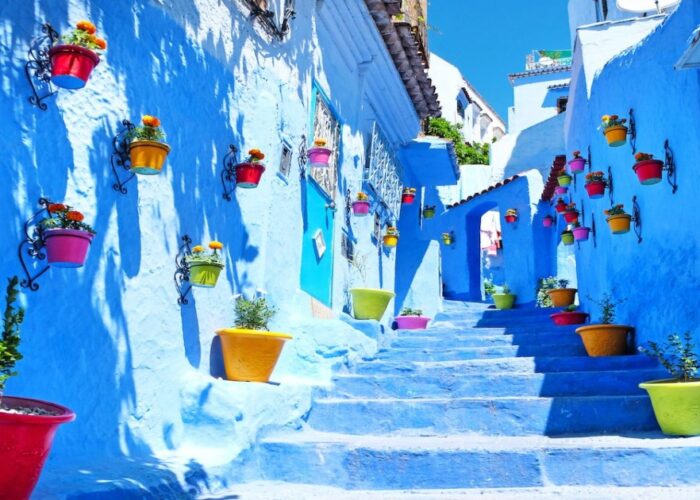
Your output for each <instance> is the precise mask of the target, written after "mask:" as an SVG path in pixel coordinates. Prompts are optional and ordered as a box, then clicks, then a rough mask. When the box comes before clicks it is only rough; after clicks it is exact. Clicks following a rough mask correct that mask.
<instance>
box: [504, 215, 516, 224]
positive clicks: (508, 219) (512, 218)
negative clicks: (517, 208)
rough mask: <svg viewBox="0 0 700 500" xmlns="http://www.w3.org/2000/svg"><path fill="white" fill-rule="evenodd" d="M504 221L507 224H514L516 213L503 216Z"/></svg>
mask: <svg viewBox="0 0 700 500" xmlns="http://www.w3.org/2000/svg"><path fill="white" fill-rule="evenodd" d="M505 219H506V222H507V223H508V224H515V222H516V221H517V220H518V216H517V215H506V216H505Z"/></svg>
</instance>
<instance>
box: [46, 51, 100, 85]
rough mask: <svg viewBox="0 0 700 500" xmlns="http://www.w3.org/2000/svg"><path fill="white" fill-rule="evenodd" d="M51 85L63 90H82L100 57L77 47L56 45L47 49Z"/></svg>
mask: <svg viewBox="0 0 700 500" xmlns="http://www.w3.org/2000/svg"><path fill="white" fill-rule="evenodd" d="M49 57H50V58H51V83H53V84H54V85H56V86H57V87H61V88H64V89H70V90H77V89H82V88H83V87H84V86H85V84H86V83H87V81H88V80H89V79H90V74H91V73H92V70H93V69H95V66H97V65H98V64H99V63H100V56H98V55H97V54H96V53H95V52H93V51H92V50H90V49H86V48H85V47H80V46H78V45H56V46H54V47H51V48H50V49H49Z"/></svg>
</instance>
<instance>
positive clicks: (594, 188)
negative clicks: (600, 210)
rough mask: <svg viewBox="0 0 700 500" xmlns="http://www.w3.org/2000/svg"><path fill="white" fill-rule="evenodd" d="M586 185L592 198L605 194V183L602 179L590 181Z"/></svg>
mask: <svg viewBox="0 0 700 500" xmlns="http://www.w3.org/2000/svg"><path fill="white" fill-rule="evenodd" d="M584 187H585V188H586V191H587V192H588V197H589V198H591V199H592V200H595V199H597V198H602V197H603V195H604V194H605V183H604V182H602V181H593V182H588V183H586V185H585V186H584Z"/></svg>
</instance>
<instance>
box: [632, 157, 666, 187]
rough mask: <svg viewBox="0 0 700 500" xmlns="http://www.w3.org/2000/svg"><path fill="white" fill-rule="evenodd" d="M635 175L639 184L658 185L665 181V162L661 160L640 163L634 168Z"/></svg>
mask: <svg viewBox="0 0 700 500" xmlns="http://www.w3.org/2000/svg"><path fill="white" fill-rule="evenodd" d="M632 170H634V173H635V174H637V178H638V179H639V182H641V183H642V184H643V185H645V186H649V185H651V184H657V183H659V182H661V179H663V173H664V162H662V161H661V160H644V161H639V162H637V163H635V164H634V167H632Z"/></svg>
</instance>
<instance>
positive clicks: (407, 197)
mask: <svg viewBox="0 0 700 500" xmlns="http://www.w3.org/2000/svg"><path fill="white" fill-rule="evenodd" d="M415 199H416V195H415V194H406V193H404V194H402V195H401V203H403V204H404V205H413V200H415Z"/></svg>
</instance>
